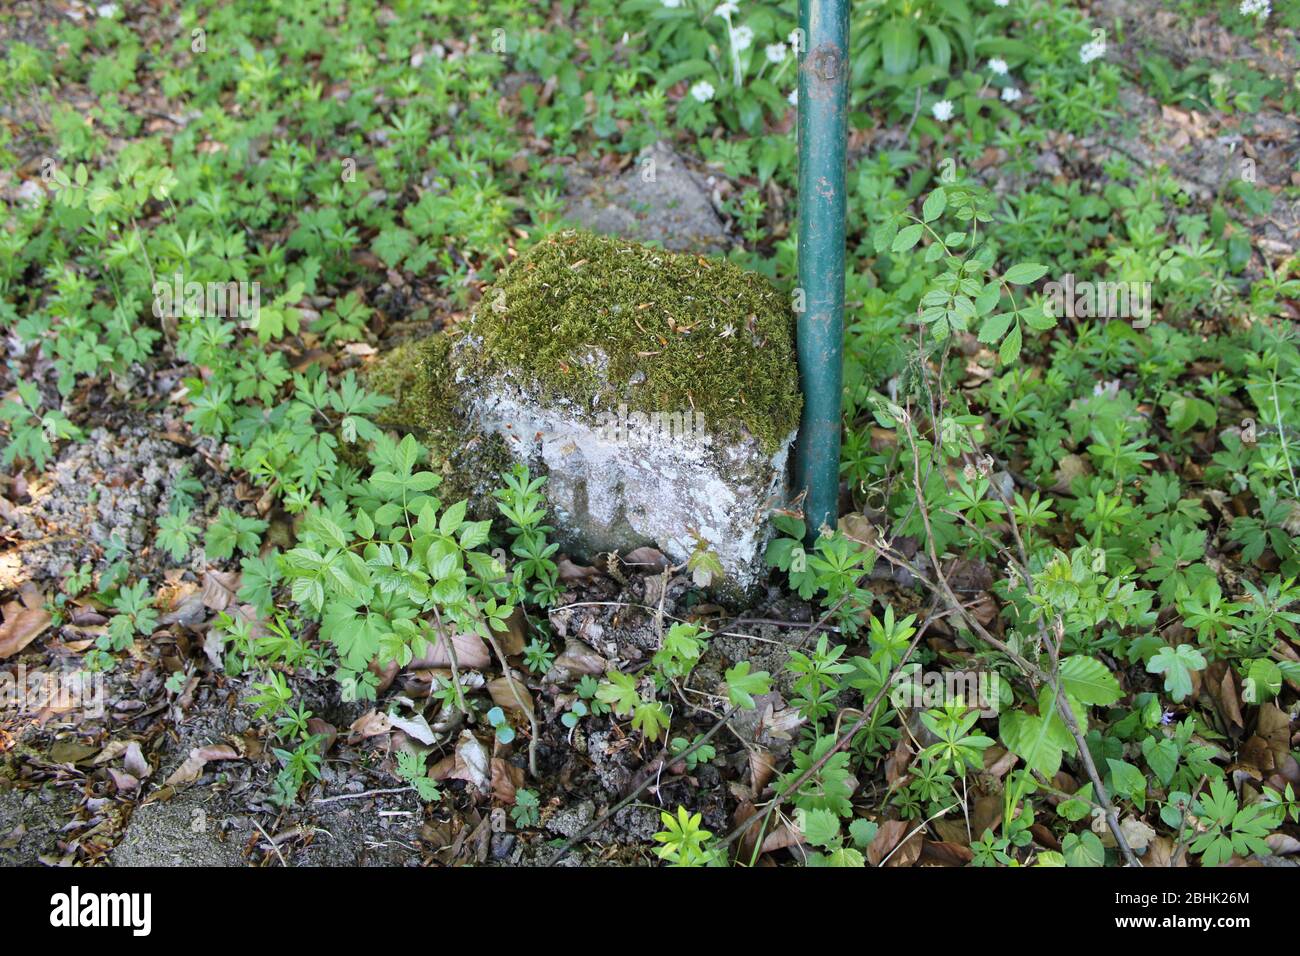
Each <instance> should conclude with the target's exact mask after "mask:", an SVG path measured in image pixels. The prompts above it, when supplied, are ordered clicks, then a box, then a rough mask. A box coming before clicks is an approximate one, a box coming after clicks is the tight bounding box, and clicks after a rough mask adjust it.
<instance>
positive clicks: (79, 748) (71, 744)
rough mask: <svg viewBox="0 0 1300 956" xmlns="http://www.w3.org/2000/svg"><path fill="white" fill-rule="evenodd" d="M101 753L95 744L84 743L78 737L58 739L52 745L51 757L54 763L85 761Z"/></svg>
mask: <svg viewBox="0 0 1300 956" xmlns="http://www.w3.org/2000/svg"><path fill="white" fill-rule="evenodd" d="M97 753H99V748H98V747H97V746H95V745H94V744H83V743H82V742H81V741H80V740H77V739H76V738H73V737H69V738H67V739H64V740H56V741H55V742H54V744H53V746H51V747H50V752H49V758H50V760H51V761H53V762H54V763H85V762H86V761H87V760H89V759H90V758H91V757H93V756H95V755H96V754H97Z"/></svg>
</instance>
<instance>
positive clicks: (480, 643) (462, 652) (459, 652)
mask: <svg viewBox="0 0 1300 956" xmlns="http://www.w3.org/2000/svg"><path fill="white" fill-rule="evenodd" d="M451 648H452V651H453V652H454V653H455V655H456V669H457V670H461V671H466V670H478V669H479V668H481V667H487V666H488V665H489V664H490V663H492V658H491V656H490V655H489V653H488V646H487V644H486V642H484V640H483V638H481V637H479V636H478V635H477V634H473V633H467V634H461V633H455V634H452V635H451ZM426 650H427V652H426V654H425V656H424V657H417V658H416V659H415V660H413V661H411V663H410V664H408V665H407V667H409V668H411V669H412V670H422V669H425V668H429V667H450V666H451V655H450V654H448V653H447V646H446V643H445V642H444V641H443V639H442V636H441V635H438V636H437V637H435V638H434V639H433V641H432V642H430V644H429V646H428V648H427V649H426Z"/></svg>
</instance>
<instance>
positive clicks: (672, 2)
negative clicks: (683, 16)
mask: <svg viewBox="0 0 1300 956" xmlns="http://www.w3.org/2000/svg"><path fill="white" fill-rule="evenodd" d="M659 2H660V3H662V4H663V5H664V6H665V7H667V8H668V9H669V10H676V9H677V8H678V7H680V6H681V5H682V0H659Z"/></svg>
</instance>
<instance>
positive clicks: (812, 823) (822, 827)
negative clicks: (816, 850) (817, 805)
mask: <svg viewBox="0 0 1300 956" xmlns="http://www.w3.org/2000/svg"><path fill="white" fill-rule="evenodd" d="M796 819H797V820H798V823H799V830H800V832H802V833H803V835H804V837H805V838H806V839H807V840H808V842H809V843H811V844H812V845H813V846H820V847H831V846H833V845H834V844H835V843H837V842H838V841H839V838H840V818H839V817H837V816H836V815H835V814H833V813H831V812H830V811H829V810H801V811H799V814H798V817H797V818H796Z"/></svg>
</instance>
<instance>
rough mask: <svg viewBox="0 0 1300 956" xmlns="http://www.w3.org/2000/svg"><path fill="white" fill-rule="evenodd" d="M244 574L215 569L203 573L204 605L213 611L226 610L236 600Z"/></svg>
mask: <svg viewBox="0 0 1300 956" xmlns="http://www.w3.org/2000/svg"><path fill="white" fill-rule="evenodd" d="M242 578H243V575H242V574H240V573H239V572H238V571H214V570H211V569H209V570H208V571H206V572H204V574H203V606H204V607H206V608H207V609H208V610H211V611H224V610H225V609H226V608H228V607H230V605H231V603H233V602H234V600H235V593H236V592H237V591H238V590H239V584H240V581H241V579H242Z"/></svg>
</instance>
